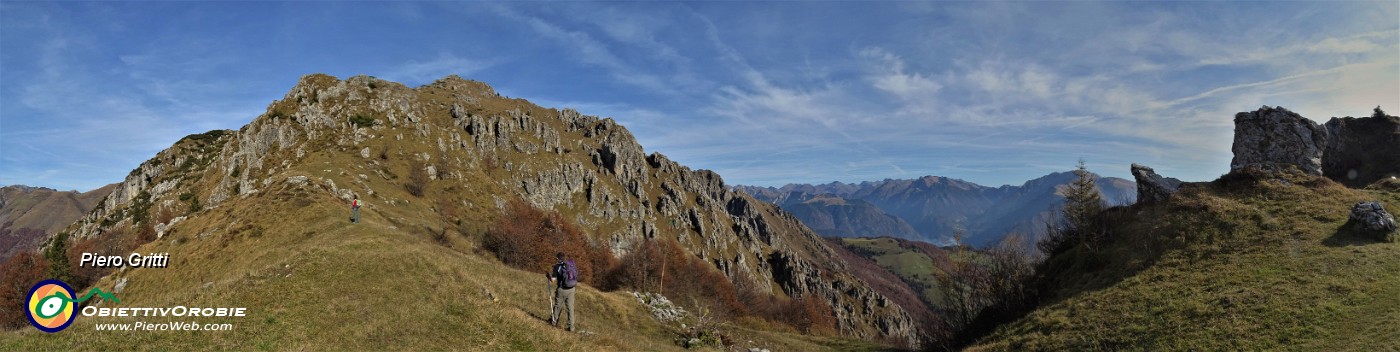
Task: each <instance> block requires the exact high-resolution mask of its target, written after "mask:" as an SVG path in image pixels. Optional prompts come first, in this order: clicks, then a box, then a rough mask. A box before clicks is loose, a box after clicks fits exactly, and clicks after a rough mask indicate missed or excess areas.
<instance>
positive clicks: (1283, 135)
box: [1230, 106, 1327, 175]
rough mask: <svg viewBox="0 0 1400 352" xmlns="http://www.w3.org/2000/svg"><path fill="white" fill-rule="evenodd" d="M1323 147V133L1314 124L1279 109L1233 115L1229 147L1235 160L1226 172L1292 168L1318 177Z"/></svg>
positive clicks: (1260, 109) (1324, 131) (1324, 147)
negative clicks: (1295, 167) (1256, 168)
mask: <svg viewBox="0 0 1400 352" xmlns="http://www.w3.org/2000/svg"><path fill="white" fill-rule="evenodd" d="M1326 147H1327V132H1326V130H1324V129H1322V127H1321V126H1318V124H1317V123H1316V122H1313V121H1312V120H1308V119H1307V118H1305V117H1303V116H1302V115H1298V114H1297V113H1294V112H1292V111H1288V109H1284V108H1282V107H1268V106H1264V107H1261V108H1259V110H1255V111H1252V112H1241V113H1238V114H1235V143H1234V146H1233V147H1231V148H1230V149H1231V150H1232V151H1234V153H1235V158H1234V160H1231V161H1230V170H1231V171H1234V170H1239V169H1243V168H1246V167H1251V166H1257V167H1261V168H1264V169H1275V168H1278V167H1281V166H1287V165H1292V166H1297V167H1298V168H1299V169H1301V170H1303V172H1306V173H1309V174H1314V175H1321V174H1322V152H1323V150H1324V149H1326Z"/></svg>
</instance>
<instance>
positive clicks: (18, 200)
mask: <svg viewBox="0 0 1400 352" xmlns="http://www.w3.org/2000/svg"><path fill="white" fill-rule="evenodd" d="M115 187H116V185H107V186H103V187H101V188H98V189H95V190H91V191H87V192H81V193H80V192H77V191H68V192H60V191H56V190H53V189H48V188H40V187H25V186H5V187H0V262H4V261H5V260H6V259H8V258H9V257H10V256H11V255H13V254H15V253H17V252H19V251H27V250H33V249H34V248H36V247H37V246H38V244H39V242H40V241H41V239H42V238H44V237H46V236H47V235H52V234H54V233H56V232H57V231H59V230H63V228H65V227H68V225H69V224H72V223H73V221H74V220H78V218H80V217H82V216H83V215H84V214H87V213H88V212H89V211H91V210H92V208H93V207H95V206H97V203H98V202H100V201H102V198H103V197H106V196H107V194H108V193H111V192H112V189H113V188H115Z"/></svg>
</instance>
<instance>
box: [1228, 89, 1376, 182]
mask: <svg viewBox="0 0 1400 352" xmlns="http://www.w3.org/2000/svg"><path fill="white" fill-rule="evenodd" d="M1232 150H1233V151H1234V153H1235V158H1234V160H1233V161H1231V162H1230V170H1231V171H1234V170H1239V169H1242V168H1245V167H1260V168H1263V169H1266V170H1268V169H1273V168H1277V167H1280V166H1296V167H1297V168H1299V169H1301V170H1303V171H1304V172H1307V173H1311V174H1314V175H1324V176H1327V177H1328V178H1331V179H1333V180H1335V181H1337V182H1340V183H1342V184H1344V185H1347V186H1349V187H1358V188H1359V187H1365V186H1366V185H1368V184H1371V183H1372V182H1375V181H1377V180H1381V179H1383V178H1389V177H1392V176H1396V175H1400V118H1397V117H1395V116H1390V115H1386V114H1385V112H1383V111H1381V110H1380V108H1379V107H1377V108H1376V110H1375V113H1374V114H1373V115H1372V116H1370V117H1364V118H1353V117H1341V118H1338V117H1334V118H1332V119H1331V120H1329V121H1327V123H1326V124H1323V125H1318V124H1317V123H1315V122H1313V121H1311V120H1308V119H1306V118H1304V117H1303V116H1301V115H1298V114H1297V113H1294V112H1292V111H1288V110H1287V109H1284V108H1282V107H1268V106H1265V107H1261V108H1259V110H1255V111H1252V112H1241V113H1239V114H1236V115H1235V143H1234V147H1233V148H1232Z"/></svg>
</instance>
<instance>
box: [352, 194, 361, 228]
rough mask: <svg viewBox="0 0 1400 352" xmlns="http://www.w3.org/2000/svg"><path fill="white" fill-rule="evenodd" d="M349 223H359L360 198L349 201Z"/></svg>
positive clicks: (356, 197)
mask: <svg viewBox="0 0 1400 352" xmlns="http://www.w3.org/2000/svg"><path fill="white" fill-rule="evenodd" d="M350 222H352V223H356V224H358V223H360V196H358V195H356V196H353V199H351V200H350Z"/></svg>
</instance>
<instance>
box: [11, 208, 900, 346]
mask: <svg viewBox="0 0 1400 352" xmlns="http://www.w3.org/2000/svg"><path fill="white" fill-rule="evenodd" d="M284 187H285V188H282V189H272V190H268V191H267V192H268V193H273V194H276V196H272V197H263V198H249V199H240V200H234V201H231V202H230V203H226V204H225V205H224V206H221V207H219V209H216V210H211V211H207V212H205V213H202V214H201V216H199V217H196V218H191V219H190V220H188V221H185V222H181V223H179V224H178V226H177V227H176V229H174V230H173V233H171V234H168V235H167V236H166V237H165V238H164V239H163V240H162V241H157V242H153V243H150V244H147V245H145V246H142V247H141V248H140V251H141V252H143V253H145V252H170V253H171V258H172V263H171V267H170V268H166V269H128V270H125V271H121V272H117V273H115V274H113V275H111V276H109V277H107V278H106V279H103V280H102V281H100V282H99V283H98V284H97V285H96V286H97V287H103V288H111V287H113V286H115V282H116V281H118V280H123V279H124V280H127V281H128V284H127V286H126V287H125V289H124V290H123V291H121V292H120V293H118V294H117V295H118V297H119V298H120V299H121V300H122V303H121V304H120V305H114V304H110V303H104V304H101V305H100V306H123V307H131V306H154V307H165V306H174V305H186V306H219V307H225V306H233V307H248V308H249V314H248V316H247V317H244V318H224V319H215V318H206V319H200V318H188V320H191V321H198V322H200V323H218V322H227V323H232V324H235V328H234V330H232V331H224V332H200V333H192V332H140V333H117V332H104V331H94V327H93V325H92V323H94V322H104V323H105V322H113V323H117V322H134V321H143V320H144V321H150V320H151V319H150V318H81V317H80V318H79V320H78V322H77V323H75V324H74V325H73V326H72V327H70V328H69V329H68V330H66V331H64V332H62V333H58V334H46V333H42V332H38V331H35V330H33V329H25V330H24V331H20V332H8V333H5V334H3V335H0V349H4V350H54V349H69V348H82V349H99V350H104V349H128V348H132V347H133V346H140V348H151V349H157V350H162V349H179V350H185V349H238V350H252V349H256V350H269V349H270V350H301V349H313V350H347V349H348V350H386V349H391V350H399V349H416V348H423V349H432V350H442V349H465V350H653V351H664V350H676V349H679V347H678V346H676V345H675V343H674V342H673V341H672V340H673V338H674V336H676V332H675V331H672V330H674V329H675V327H673V326H670V325H667V324H662V323H659V322H657V321H656V320H655V319H654V318H652V317H651V314H650V313H649V312H647V311H646V308H644V307H643V306H642V305H640V304H638V303H637V301H636V299H635V298H633V297H631V296H630V295H628V294H626V293H624V292H611V293H605V292H600V291H598V290H596V289H593V288H591V287H587V286H584V287H582V288H581V291H580V292H579V296H578V297H579V306H578V312H579V313H580V314H581V316H580V317H579V320H578V326H579V327H580V329H581V330H583V331H587V332H589V334H583V335H577V334H570V333H567V332H564V331H562V330H560V329H557V328H553V327H550V326H549V325H548V324H547V322H546V321H545V319H547V317H548V311H547V306H546V304H547V303H546V297H545V294H546V291H545V287H544V278H543V276H542V275H540V274H539V273H535V272H527V271H521V270H516V269H512V268H509V267H506V266H504V265H502V264H500V263H499V262H497V261H495V260H494V259H492V258H490V257H489V256H488V257H483V256H480V255H477V254H475V253H474V251H473V250H472V249H471V248H469V247H466V246H467V245H468V243H466V241H461V240H460V239H456V240H454V241H453V242H452V245H450V246H445V245H443V244H441V243H439V242H437V240H436V239H435V238H433V237H432V236H430V235H428V234H426V233H417V232H414V231H407V230H404V229H400V228H396V227H395V225H393V221H391V220H389V219H388V218H386V217H382V216H366V217H364V218H363V220H364V221H363V222H362V223H360V224H358V225H356V224H350V223H348V222H347V221H345V215H346V211H345V209H344V208H343V207H342V206H341V204H340V202H339V201H338V200H337V198H336V197H334V196H333V195H331V194H330V192H328V191H327V190H324V189H318V188H317V187H314V186H302V187H296V186H291V185H286V186H284ZM257 218H275V219H277V220H276V221H261V222H257V223H256V224H255V225H254V224H251V223H249V222H248V221H247V219H257ZM240 223H242V224H248V225H251V226H247V227H244V226H243V225H237V224H240ZM228 227H233V228H237V229H241V230H236V231H235V230H233V229H227V228H228ZM216 228H225V229H227V230H213V229H216ZM488 293H489V295H488ZM491 297H494V298H495V299H496V300H494V301H493V300H492V298H491ZM733 331H735V332H736V335H737V336H738V338H742V339H743V340H742V341H741V343H744V344H745V345H746V346H754V347H765V348H773V349H781V350H821V349H847V348H854V349H868V348H873V347H875V346H873V345H869V344H866V343H862V342H859V341H853V340H843V339H834V338H820V337H811V336H800V335H796V334H791V333H783V332H766V331H760V330H754V329H752V328H749V327H746V326H742V325H741V326H736V327H734V328H733ZM746 341H753V343H747V342H746Z"/></svg>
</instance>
